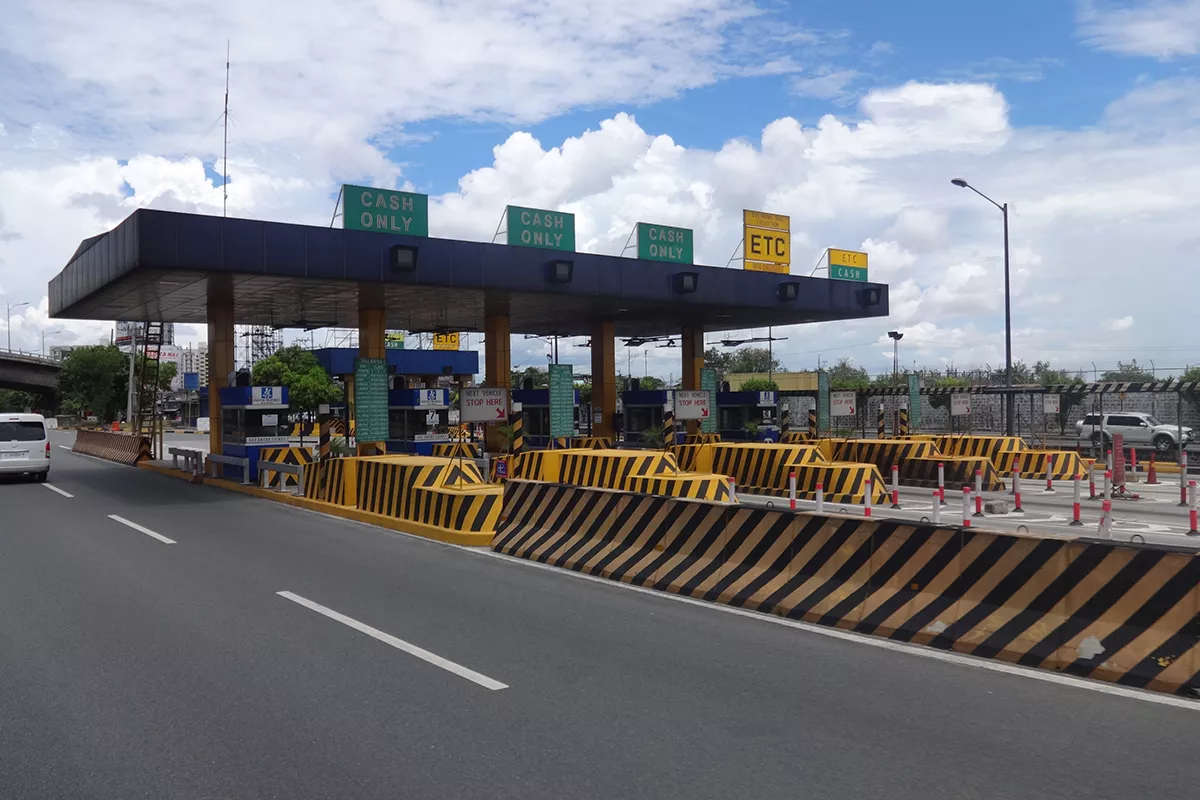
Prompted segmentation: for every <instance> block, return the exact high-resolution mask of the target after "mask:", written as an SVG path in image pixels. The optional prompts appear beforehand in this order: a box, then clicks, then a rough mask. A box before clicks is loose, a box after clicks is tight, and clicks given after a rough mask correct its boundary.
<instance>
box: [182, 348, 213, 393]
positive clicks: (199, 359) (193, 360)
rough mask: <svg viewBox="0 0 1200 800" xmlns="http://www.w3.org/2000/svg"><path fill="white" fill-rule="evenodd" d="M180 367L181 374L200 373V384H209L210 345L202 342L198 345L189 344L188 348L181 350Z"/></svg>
mask: <svg viewBox="0 0 1200 800" xmlns="http://www.w3.org/2000/svg"><path fill="white" fill-rule="evenodd" d="M178 364H179V367H178V372H179V374H180V376H182V375H183V373H185V372H198V373H200V385H201V386H207V385H208V345H207V344H202V345H197V346H191V345H189V346H188V347H187V348H186V349H181V350H180V351H179V361H178Z"/></svg>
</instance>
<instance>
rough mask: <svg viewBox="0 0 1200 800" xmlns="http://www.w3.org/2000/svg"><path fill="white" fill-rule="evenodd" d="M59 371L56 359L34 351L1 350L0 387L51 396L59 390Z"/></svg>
mask: <svg viewBox="0 0 1200 800" xmlns="http://www.w3.org/2000/svg"><path fill="white" fill-rule="evenodd" d="M58 373H59V364H58V362H56V361H52V360H50V359H48V358H42V357H41V356H37V355H34V354H32V353H21V352H17V351H13V350H0V389H16V390H18V391H22V392H33V393H34V394H38V395H41V396H43V397H50V396H53V395H54V393H55V392H57V391H58Z"/></svg>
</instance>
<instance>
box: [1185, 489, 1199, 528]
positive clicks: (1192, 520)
mask: <svg viewBox="0 0 1200 800" xmlns="http://www.w3.org/2000/svg"><path fill="white" fill-rule="evenodd" d="M1187 535H1188V536H1200V530H1196V482H1195V481H1188V532H1187Z"/></svg>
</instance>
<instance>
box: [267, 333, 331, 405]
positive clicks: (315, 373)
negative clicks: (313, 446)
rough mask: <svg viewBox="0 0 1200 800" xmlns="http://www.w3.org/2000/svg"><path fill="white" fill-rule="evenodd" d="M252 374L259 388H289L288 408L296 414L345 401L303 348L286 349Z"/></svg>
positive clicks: (322, 368)
mask: <svg viewBox="0 0 1200 800" xmlns="http://www.w3.org/2000/svg"><path fill="white" fill-rule="evenodd" d="M252 374H253V378H254V385H255V386H286V387H288V408H289V410H291V411H292V412H299V411H316V410H317V408H318V407H319V406H321V405H322V404H324V403H336V402H338V401H339V400H341V398H342V393H341V390H340V389H338V387H337V384H335V383H334V382H333V379H332V378H330V377H329V373H327V372H326V371H325V369H324V367H322V366H321V365H320V363H318V361H317V357H316V356H314V355H313V354H312V353H311V352H309V351H308V350H305V349H304V348H303V347H300V346H299V345H292V346H290V347H284V348H282V349H281V350H278V351H276V352H275V353H274V354H272V355H270V356H267V357H266V358H264V359H263V360H261V361H259V362H257V363H256V364H255V365H254V369H253V373H252Z"/></svg>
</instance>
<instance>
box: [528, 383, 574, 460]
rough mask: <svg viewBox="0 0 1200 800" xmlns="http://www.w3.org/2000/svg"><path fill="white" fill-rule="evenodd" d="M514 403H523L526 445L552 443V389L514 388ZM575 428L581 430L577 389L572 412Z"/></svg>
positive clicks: (545, 445)
mask: <svg viewBox="0 0 1200 800" xmlns="http://www.w3.org/2000/svg"><path fill="white" fill-rule="evenodd" d="M512 401H513V403H514V404H515V403H520V404H521V425H522V427H523V430H524V435H525V446H526V447H547V446H548V445H549V444H550V390H549V389H514V390H513V393H512ZM571 418H572V419H573V420H574V421H575V424H574V429H575V430H576V431H577V430H579V390H578V389H576V390H575V408H574V409H573V410H572V412H571Z"/></svg>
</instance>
